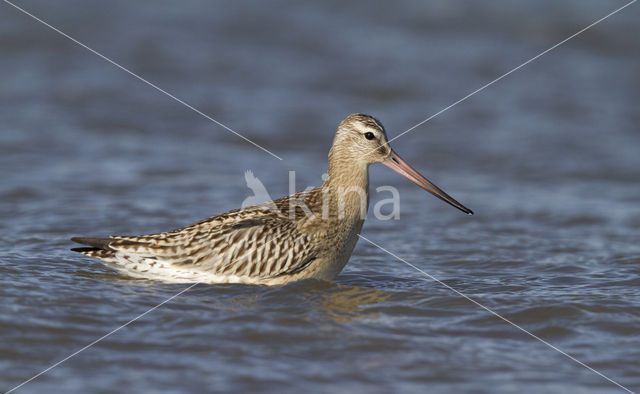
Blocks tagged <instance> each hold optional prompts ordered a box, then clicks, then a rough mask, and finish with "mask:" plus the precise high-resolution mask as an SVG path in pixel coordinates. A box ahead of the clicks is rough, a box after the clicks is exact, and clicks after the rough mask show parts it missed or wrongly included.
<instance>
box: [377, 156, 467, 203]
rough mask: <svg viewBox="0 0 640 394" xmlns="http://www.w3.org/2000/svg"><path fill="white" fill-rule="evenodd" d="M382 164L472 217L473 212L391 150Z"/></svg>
mask: <svg viewBox="0 0 640 394" xmlns="http://www.w3.org/2000/svg"><path fill="white" fill-rule="evenodd" d="M382 164H384V165H385V166H387V167H389V168H391V169H392V170H394V171H395V172H397V173H398V174H400V175H402V176H404V177H405V178H407V179H409V180H410V181H411V182H413V183H415V184H416V185H418V186H420V187H421V188H423V189H424V190H426V191H428V192H429V193H431V194H433V195H434V196H436V197H438V198H439V199H441V200H442V201H444V202H446V203H448V204H450V205H452V206H454V207H456V208H458V209H459V210H461V211H462V212H464V213H466V214H469V215H473V211H472V210H470V209H469V208H467V207H465V206H464V205H462V204H460V203H459V202H457V201H456V200H455V199H454V198H453V197H451V196H450V195H448V194H447V193H445V192H444V191H443V190H442V189H440V188H439V187H438V186H436V185H434V184H433V183H431V182H430V181H429V180H428V179H427V178H425V177H423V176H422V175H420V173H419V172H418V171H416V170H414V169H413V167H411V166H410V165H409V163H407V162H406V161H404V160H403V159H402V158H401V157H400V156H398V154H397V153H396V152H394V151H393V150H392V151H391V154H390V155H389V157H387V158H386V159H385V160H384V161H383V162H382Z"/></svg>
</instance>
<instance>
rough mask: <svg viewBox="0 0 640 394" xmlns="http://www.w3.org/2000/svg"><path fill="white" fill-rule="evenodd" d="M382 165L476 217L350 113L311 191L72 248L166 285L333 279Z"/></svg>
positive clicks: (371, 124) (377, 129)
mask: <svg viewBox="0 0 640 394" xmlns="http://www.w3.org/2000/svg"><path fill="white" fill-rule="evenodd" d="M374 163H382V164H384V165H386V166H387V167H389V168H391V169H392V170H394V171H396V172H398V173H399V174H401V175H403V176H405V177H406V178H408V179H410V180H411V181H412V182H414V183H416V184H417V185H418V186H420V187H421V188H423V189H425V190H427V191H428V192H430V193H432V194H433V195H435V196H436V197H438V198H439V199H441V200H443V201H445V202H447V203H449V204H451V205H453V206H454V207H456V208H458V209H459V210H461V211H463V212H465V213H467V214H472V213H473V212H472V211H471V210H470V209H468V208H466V207H465V206H463V205H462V204H460V203H459V202H457V201H456V200H454V199H453V198H452V197H451V196H449V195H448V194H447V193H445V192H444V191H442V190H440V189H439V188H438V187H437V186H435V185H434V184H432V183H431V182H429V180H427V179H426V178H425V177H423V176H422V175H420V174H419V173H418V172H417V171H416V170H414V169H413V168H412V167H411V166H410V165H409V164H407V162H405V161H404V160H402V159H401V158H400V156H398V155H397V154H396V153H395V152H394V151H393V150H392V149H391V147H390V146H389V144H388V143H387V136H386V133H385V130H384V127H382V124H380V122H379V121H378V120H376V119H375V118H373V117H371V116H368V115H363V114H353V115H349V116H348V117H347V118H346V119H345V120H343V121H342V122H341V123H340V125H339V126H338V131H337V132H336V135H335V138H334V140H333V145H332V146H331V150H330V151H329V171H328V177H327V179H326V180H325V182H324V183H323V184H322V185H321V186H319V187H317V188H315V189H312V190H309V191H304V192H299V193H295V194H292V195H290V196H286V197H282V198H280V199H277V200H274V201H271V202H269V203H265V204H259V205H255V206H251V207H247V208H243V209H236V210H233V211H229V212H225V213H222V214H219V215H216V216H212V217H210V218H207V219H204V220H201V221H199V222H197V223H194V224H192V225H190V226H187V227H183V228H180V229H178V230H174V231H169V232H164V233H158V234H149V235H137V236H121V235H114V236H111V237H110V238H72V240H73V241H75V242H78V243H81V244H84V245H88V247H82V248H75V249H72V250H74V251H76V252H80V253H82V254H84V255H86V256H91V257H96V258H99V259H100V260H102V261H103V262H104V263H105V264H106V265H108V266H109V267H112V268H114V269H116V270H118V271H120V272H122V273H124V274H126V275H129V276H132V277H138V278H148V279H154V280H161V281H165V282H187V283H190V282H206V283H248V284H265V285H277V284H284V283H287V282H292V281H296V280H301V279H306V278H318V279H325V280H332V279H333V278H334V277H335V276H336V275H337V274H338V273H339V272H340V271H341V270H342V268H344V266H345V265H346V263H347V261H348V260H349V257H350V256H351V252H352V251H353V248H354V247H355V245H356V241H357V240H358V234H359V233H360V229H361V228H362V224H363V222H364V214H363V213H366V210H367V208H368V205H369V170H368V168H369V165H370V164H374Z"/></svg>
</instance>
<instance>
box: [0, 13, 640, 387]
mask: <svg viewBox="0 0 640 394" xmlns="http://www.w3.org/2000/svg"><path fill="white" fill-rule="evenodd" d="M19 4H20V5H21V6H24V7H25V8H27V9H28V10H29V11H30V12H33V13H34V14H35V15H38V16H39V17H41V18H43V19H44V20H46V21H47V22H49V23H51V24H52V25H54V26H56V27H58V28H60V29H62V30H63V31H65V32H66V33H68V34H70V35H72V36H73V37H76V38H77V39H79V40H81V41H83V42H84V43H85V44H87V45H89V46H91V47H92V48H94V49H96V50H98V51H100V52H101V53H103V54H104V55H105V56H108V57H111V58H113V59H114V60H115V61H117V62H119V63H121V64H123V65H124V66H126V67H128V68H130V69H131V70H132V71H134V72H136V73H139V74H140V75H141V76H143V77H144V78H146V79H148V80H149V81H151V82H153V83H155V84H157V85H158V86H160V87H162V88H163V89H166V90H167V91H170V92H171V93H173V94H175V95H176V96H178V97H180V98H182V99H184V100H185V101H187V102H188V103H190V104H191V105H193V106H195V107H197V108H199V109H200V110H202V111H203V112H205V113H207V114H209V115H211V116H213V117H214V118H216V119H217V120H219V121H221V122H223V123H225V124H228V125H229V126H231V127H232V128H233V129H235V130H237V131H238V132H240V133H242V134H243V135H246V136H247V137H249V138H251V139H253V140H255V141H256V142H257V143H259V144H261V145H264V146H265V147H266V148H268V149H269V150H272V151H273V152H274V153H275V154H277V155H278V156H281V157H282V158H283V160H282V161H280V160H277V159H275V158H273V157H271V156H269V155H268V154H266V153H264V152H262V151H260V150H258V149H256V148H255V147H253V146H251V145H250V144H247V143H246V142H245V141H243V140H241V139H239V138H238V137H236V136H234V135H233V134H231V133H229V132H228V131H226V130H224V129H222V128H221V127H219V126H217V125H215V124H213V123H211V122H210V121H208V120H206V119H204V118H202V117H201V116H199V115H197V114H196V113H194V112H193V111H191V110H189V109H187V108H185V107H184V106H182V105H180V104H178V103H176V102H175V101H173V100H171V99H170V98H168V97H167V96H165V95H163V94H161V93H159V92H157V91H156V90H154V89H152V88H150V87H149V86H147V85H145V84H143V83H141V82H140V81H138V80H136V79H134V78H133V77H131V76H130V75H128V74H126V73H124V72H123V71H122V70H119V69H117V68H115V67H114V66H113V65H110V64H108V63H107V62H105V61H104V60H102V59H100V58H98V57H97V56H95V55H93V54H91V53H89V52H88V51H86V50H84V49H82V48H81V47H79V46H78V45H76V44H74V43H72V42H71V41H69V40H67V39H65V38H63V37H61V36H59V35H57V34H56V33H55V32H53V31H51V30H50V29H48V28H46V27H44V26H42V25H41V24H38V23H37V22H36V21H34V20H32V19H30V18H28V17H27V16H25V15H23V14H21V13H19V12H18V11H16V10H15V9H13V8H11V7H9V6H8V5H6V4H2V5H1V6H0V10H1V11H0V21H1V23H0V50H1V51H2V60H1V61H0V86H1V87H2V88H1V89H0V103H1V105H0V119H2V123H1V126H0V296H1V298H2V303H0V337H1V338H2V340H1V341H0V371H1V372H0V383H2V389H4V390H9V389H11V388H12V387H14V386H16V385H18V384H20V383H21V382H22V381H24V380H26V379H28V378H29V377H31V376H33V375H35V374H36V373H38V372H40V371H42V370H43V369H45V368H47V367H48V366H50V365H52V364H53V363H55V362H57V361H59V360H61V359H63V358H64V357H66V356H68V355H69V354H71V353H73V352H74V351H76V350H78V349H80V348H82V347H83V346H85V345H87V344H89V343H91V342H92V341H94V340H96V339H97V338H100V337H101V336H103V335H104V334H106V333H108V332H110V331H111V330H113V329H116V328H117V327H119V326H120V325H122V324H124V323H126V322H127V321H129V320H130V319H132V318H134V317H136V316H138V315H139V314H141V313H143V312H145V311H147V310H148V309H149V308H151V307H153V306H155V305H157V304H159V303H161V302H162V301H164V300H166V299H167V298H169V297H171V296H173V295H175V294H177V293H178V292H180V291H181V290H183V289H185V288H186V287H187V286H186V285H174V284H163V283H158V282H153V281H147V280H133V279H130V278H127V277H124V276H121V275H118V274H116V273H114V272H112V271H110V270H109V269H107V268H105V267H104V266H103V265H101V264H100V263H99V262H97V261H94V260H92V259H89V258H85V257H83V256H81V255H78V254H74V253H72V252H70V251H69V250H68V249H69V248H70V247H71V246H72V245H71V243H70V241H69V240H68V239H69V238H70V237H71V236H75V235H92V236H104V235H108V234H139V233H150V232H156V231H164V230H167V229H173V228H176V227H180V226H182V225H186V224H189V223H191V222H194V221H196V220H199V219H201V218H204V217H207V216H210V215H213V214H215V213H218V212H222V211H225V210H228V209H232V208H236V207H237V206H239V204H240V202H241V201H242V200H244V198H246V197H247V196H248V195H250V191H249V190H248V189H247V188H246V185H245V182H244V177H243V172H244V171H245V170H247V169H251V170H253V172H254V173H255V175H256V176H257V177H258V178H259V179H260V180H261V181H262V182H263V183H264V184H265V185H266V186H267V188H268V190H269V192H270V193H271V194H272V196H273V197H278V196H281V195H284V194H287V193H288V171H289V170H295V171H296V181H297V184H298V188H299V189H302V188H304V187H306V186H311V185H318V184H319V183H320V182H321V175H322V174H323V173H324V172H325V171H326V154H327V152H328V149H329V146H330V143H331V140H332V138H333V133H334V131H335V128H336V126H337V124H338V122H339V121H340V120H342V118H344V117H345V116H346V115H347V114H348V113H351V112H365V113H370V114H372V115H375V116H377V117H378V118H379V119H380V120H381V121H382V122H383V123H384V124H385V126H386V127H387V131H388V134H389V135H390V136H391V137H393V136H395V135H398V134H399V133H401V132H402V131H404V130H405V129H407V128H409V127H411V126H412V125H413V124H415V123H417V122H419V121H421V120H423V119H425V118H426V117H428V116H430V115H432V114H434V113H436V112H437V111H439V110H441V109H442V108H444V107H446V106H447V105H449V104H451V103H453V102H454V101H456V100H458V99H459V98H461V97H463V96H464V95H466V94H468V93H470V92H471V91H473V90H475V89H477V88H479V87H480V86H482V85H483V84H485V83H487V82H489V81H491V80H492V79H494V78H496V77H498V76H500V75H501V74H503V73H504V72H506V71H508V70H510V69H511V68H513V67H515V66H517V65H518V64H521V63H522V62H523V61H525V60H526V59H528V58H530V57H532V56H534V55H536V54H537V53H540V52H541V51H543V50H544V49H546V48H548V47H550V46H551V45H553V44H555V43H556V42H558V41H560V40H562V39H564V38H566V37H567V36H569V35H570V34H572V33H574V32H576V31H578V30H580V29H581V28H582V27H584V26H586V25H588V24H589V23H591V22H593V21H595V20H596V19H598V18H600V17H602V16H604V15H606V14H607V13H609V12H611V11H612V10H613V9H615V7H618V6H621V5H622V4H624V3H617V2H599V1H568V2H562V3H558V2H553V1H543V2H540V1H530V2H518V3H517V4H513V3H512V2H507V1H498V2H491V3H482V4H481V3H478V4H469V3H468V2H461V1H432V2H418V1H415V2H414V1H405V2H400V3H398V2H395V3H393V5H392V4H391V3H386V2H361V3H350V4H343V2H337V1H336V2H325V3H323V4H298V3H295V2H284V1H280V2H269V3H262V2H253V3H242V4H240V3H231V2H204V1H196V2H190V3H186V4H182V3H177V2H169V1H159V2H153V3H145V2H125V1H116V2H109V3H108V4H107V3H104V4H91V5H88V4H87V3H85V2H81V1H65V2H62V3H60V2H56V3H55V5H54V3H50V2H44V1H24V2H20V3H19ZM639 10H640V8H638V6H637V5H633V6H630V7H629V8H628V9H626V10H624V11H623V12H621V13H620V14H618V15H615V16H613V17H611V18H610V19H608V20H607V21H605V22H603V23H602V24H601V25H598V26H597V27H596V28H594V29H592V30H590V31H588V32H586V33H585V34H583V35H581V36H579V37H577V38H575V39H574V40H572V41H570V42H568V43H566V44H565V45H563V46H561V47H559V48H557V49H556V50H554V51H552V52H550V53H549V54H547V55H545V56H544V57H542V58H540V59H538V60H536V61H535V62H533V63H531V64H529V65H528V66H526V67H525V68H523V69H522V70H519V71H518V72H516V73H514V74H512V75H511V76H509V77H508V78H505V79H504V80H502V81H500V82H498V83H496V84H495V85H493V86H491V87H489V88H487V89H486V90H484V91H482V92H481V93H479V94H477V95H476V96H474V97H472V98H470V99H469V100H467V101H465V102H463V103H461V104H459V105H458V106H456V107H454V108H452V109H450V110H449V111H447V112H445V113H443V114H442V115H440V116H438V117H437V118H435V119H433V120H432V121H430V122H428V123H426V124H425V125H423V126H421V127H419V128H417V129H416V130H414V131H413V132H411V133H408V134H407V135H405V136H403V137H402V138H399V139H398V140H397V141H394V143H393V145H394V147H395V149H396V150H397V151H398V152H399V153H400V154H401V155H402V156H403V157H404V158H406V159H407V160H408V161H409V162H411V163H412V164H413V165H414V166H415V167H416V168H418V169H420V170H421V171H422V172H423V173H424V174H425V175H426V176H428V177H429V178H430V179H432V180H433V181H434V182H435V183H436V184H438V185H439V186H441V187H442V188H444V189H445V190H447V191H448V192H449V193H450V194H452V195H453V196H454V197H455V198H456V199H458V200H459V201H461V202H463V203H464V204H465V205H468V206H469V207H470V208H472V209H473V210H474V211H475V212H476V215H475V216H473V217H467V216H465V215H463V214H461V213H460V212H459V211H457V210H455V209H453V208H451V207H450V206H447V205H446V204H443V203H442V202H441V201H438V200H437V199H435V198H433V197H432V196H430V195H427V194H426V193H424V192H423V191H422V190H420V189H418V188H416V187H414V186H413V185H411V184H410V183H409V182H407V181H405V180H403V179H401V178H400V177H398V176H396V175H395V174H392V173H391V172H390V171H388V170H387V169H386V168H383V167H382V166H379V167H373V168H372V169H371V175H372V187H373V188H375V187H378V186H381V185H393V186H395V187H397V188H398V189H399V190H400V192H401V218H400V220H397V221H379V220H376V219H375V218H374V217H373V215H371V213H372V212H369V218H368V220H367V222H366V223H365V226H364V229H363V235H365V236H366V237H368V238H369V239H371V240H373V241H374V242H376V243H379V244H380V245H382V246H383V247H385V248H387V249H388V250H389V251H391V252H393V253H395V254H397V255H398V256H400V257H402V258H403V259H405V260H406V261H408V262H411V263H412V264H415V265H416V266H417V267H419V268H420V269H422V270H424V271H425V272H427V273H428V274H430V275H432V276H434V277H436V278H438V279H440V280H442V281H444V282H445V283H446V284H448V285H450V286H452V287H454V288H455V289H457V290H458V291H460V292H462V293H464V294H466V295H468V296H469V297H472V298H473V299H475V300H477V301H478V302H480V303H482V304H483V305H485V306H487V307H488V308H491V309H492V310H495V311H496V312H498V313H500V314H501V315H503V316H504V317H506V318H508V319H510V320H512V321H513V322H514V323H516V324H519V325H521V326H522V327H523V328H525V329H527V330H529V331H530V332H531V333H533V334H535V335H537V336H539V337H540V338H543V339H544V340H546V341H549V342H550V343H552V344H554V345H555V346H557V347H559V348H560V349H562V350H563V351H566V352H567V353H569V354H571V355H572V356H574V357H576V358H577V359H579V360H581V361H582V362H585V363H587V364H588V365H590V366H592V367H593V368H595V369H597V370H599V371H600V372H602V373H603V374H605V375H607V376H608V377H610V378H611V379H613V380H615V381H617V382H619V383H620V384H623V385H625V386H626V387H628V388H629V389H631V390H634V391H638V390H640V374H639V371H640V362H639V361H638V360H640V343H639V334H640V312H639V311H640V292H639V291H638V288H639V285H640V243H639V241H640V238H639V235H640V234H639V233H638V228H639V227H640V208H639V205H638V201H640V188H639V187H638V180H639V179H640V154H638V152H639V151H640V130H639V129H638V124H639V123H640V112H639V111H638V108H639V103H640V100H639V99H640V93H639V92H640V74H639V73H638V70H639V69H640V50H639V49H640V41H639V39H638V37H639V36H638V34H636V33H637V20H638V18H639V17H640V15H639V12H640V11H639ZM381 198H388V195H386V194H376V193H374V194H373V196H372V204H375V203H376V201H379V200H380V199H381ZM52 390H53V391H59V392H105V393H106V392H113V391H114V390H117V391H123V392H166V393H173V392H175V393H182V392H202V391H214V392H227V391H236V392H258V391H260V392H274V393H276V392H282V391H289V392H299V391H302V390H305V391H313V392H318V391H322V392H329V391H330V392H349V393H365V392H367V393H369V392H391V391H393V392H434V393H450V392H458V391H460V392H491V393H510V392H516V391H517V392H535V393H538V392H540V393H542V392H570V393H604V392H612V393H613V392H623V391H622V390H621V389H620V388H619V387H617V386H615V385H614V384H612V383H610V382H608V381H606V380H605V379H603V378H602V377H600V376H598V375H596V374H595V373H593V372H591V371H589V370H587V369H585V368H584V367H582V366H580V365H578V364H576V363H574V362H573V361H571V360H569V359H568V358H566V357H565V356H563V355H561V354H559V353H558V352H556V351H554V350H552V349H550V348H549V347H547V346H545V345H544V344H542V343H540V342H538V341H535V340H533V339H532V338H531V337H529V336H527V335H526V334H524V333H522V332H520V331H518V330H517V329H515V328H514V327H512V326H510V325H508V324H506V323H505V322H504V321H501V320H500V319H498V318H496V317H495V316H493V315H491V314H489V313H488V312H487V311H485V310H483V309H481V308H479V307H478V306H477V305H474V304H473V303H471V302H469V301H468V300H466V299H464V298H462V297H460V296H459V295H458V294H456V293H454V292H452V291H451V290H450V289H448V288H446V287H444V286H442V285H440V284H438V283H436V282H434V281H433V280H431V279H430V278H428V277H426V276H425V275H423V274H421V273H420V272H417V271H416V270H414V269H413V268H411V267H409V266H407V265H406V264H404V263H402V262H401V261H398V260H397V259H395V258H393V257H391V256H390V255H388V254H386V253H385V252H383V251H381V250H380V249H378V248H376V247H374V246H372V245H370V244H368V243H366V242H363V241H360V242H359V244H358V246H357V247H356V250H355V252H354V254H353V256H352V258H351V260H350V263H349V265H348V266H347V267H346V269H345V270H344V272H343V273H342V274H341V275H340V276H339V277H338V278H337V279H336V280H335V282H333V283H326V282H317V281H308V282H302V283H295V284H291V285H288V286H284V287H273V288H270V287H251V286H241V285H218V286H212V285H204V284H203V285H198V286H196V287H194V288H193V289H191V290H189V291H187V292H185V293H183V294H181V295H180V296H179V297H176V298H175V299H173V300H172V301H170V302H168V303H166V304H165V305H163V306H162V307H160V308H158V309H156V310H154V311H153V312H151V313H149V314H148V315H146V316H144V317H143V318H141V319H139V320H137V321H135V322H134V323H132V324H130V325H128V326H127V327H125V328H123V329H122V330H120V331H118V332H116V333H114V334H113V335H111V336H109V337H108V338H106V339H105V340H103V341H101V342H99V343H98V344H96V345H95V346H92V347H91V348H89V349H87V350H86V351H84V352H82V353H80V354H78V355H77V356H75V357H73V358H71V359H70V360H68V361H67V362H65V363H63V364H61V365H60V366H58V367H57V368H55V369H53V370H51V371H50V372H48V373H46V374H44V375H42V376H40V377H39V378H37V379H36V380H34V381H32V382H31V383H29V384H27V385H24V386H23V387H21V388H20V389H19V390H17V392H24V393H27V392H34V393H35V392H43V391H46V392H49V391H52Z"/></svg>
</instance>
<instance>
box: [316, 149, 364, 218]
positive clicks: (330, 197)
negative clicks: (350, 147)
mask: <svg viewBox="0 0 640 394" xmlns="http://www.w3.org/2000/svg"><path fill="white" fill-rule="evenodd" d="M341 153H342V152H340V151H338V150H335V149H331V151H330V152H329V171H328V177H327V180H326V181H325V182H324V184H323V185H322V191H323V193H324V194H325V195H326V197H327V198H326V200H327V203H328V204H329V206H328V208H329V212H330V213H332V214H333V215H338V216H339V217H350V218H356V217H361V219H362V220H364V216H365V215H366V212H367V209H368V208H369V166H368V164H366V163H364V162H361V161H355V160H353V159H352V158H350V157H345V156H347V155H343V154H341Z"/></svg>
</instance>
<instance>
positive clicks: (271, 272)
mask: <svg viewBox="0 0 640 394" xmlns="http://www.w3.org/2000/svg"><path fill="white" fill-rule="evenodd" d="M109 248H110V249H113V250H114V251H115V252H116V253H121V254H122V255H126V256H129V257H131V256H134V257H136V258H151V259H155V260H158V261H160V262H163V263H165V264H169V265H173V266H175V267H180V268H188V269H196V270H202V271H206V272H209V273H213V274H218V275H236V276H248V277H261V278H272V277H277V276H281V275H287V274H292V273H295V272H299V271H301V270H303V269H304V268H306V267H307V266H308V265H309V264H310V263H311V261H313V260H314V259H315V255H316V251H315V250H314V248H313V243H312V242H311V241H310V240H309V239H308V238H307V236H305V235H303V234H301V233H300V232H299V231H298V229H297V227H296V225H295V223H294V222H293V221H291V220H287V219H283V218H278V217H274V216H271V215H269V216H258V217H251V218H245V219H241V220H238V221H235V222H232V223H225V224H217V225H212V224H211V223H210V222H206V221H205V222H202V223H198V224H196V225H193V226H189V227H186V228H185V229H183V230H182V231H180V232H169V233H161V234H151V235H143V236H114V237H113V241H112V242H110V243H109Z"/></svg>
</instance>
